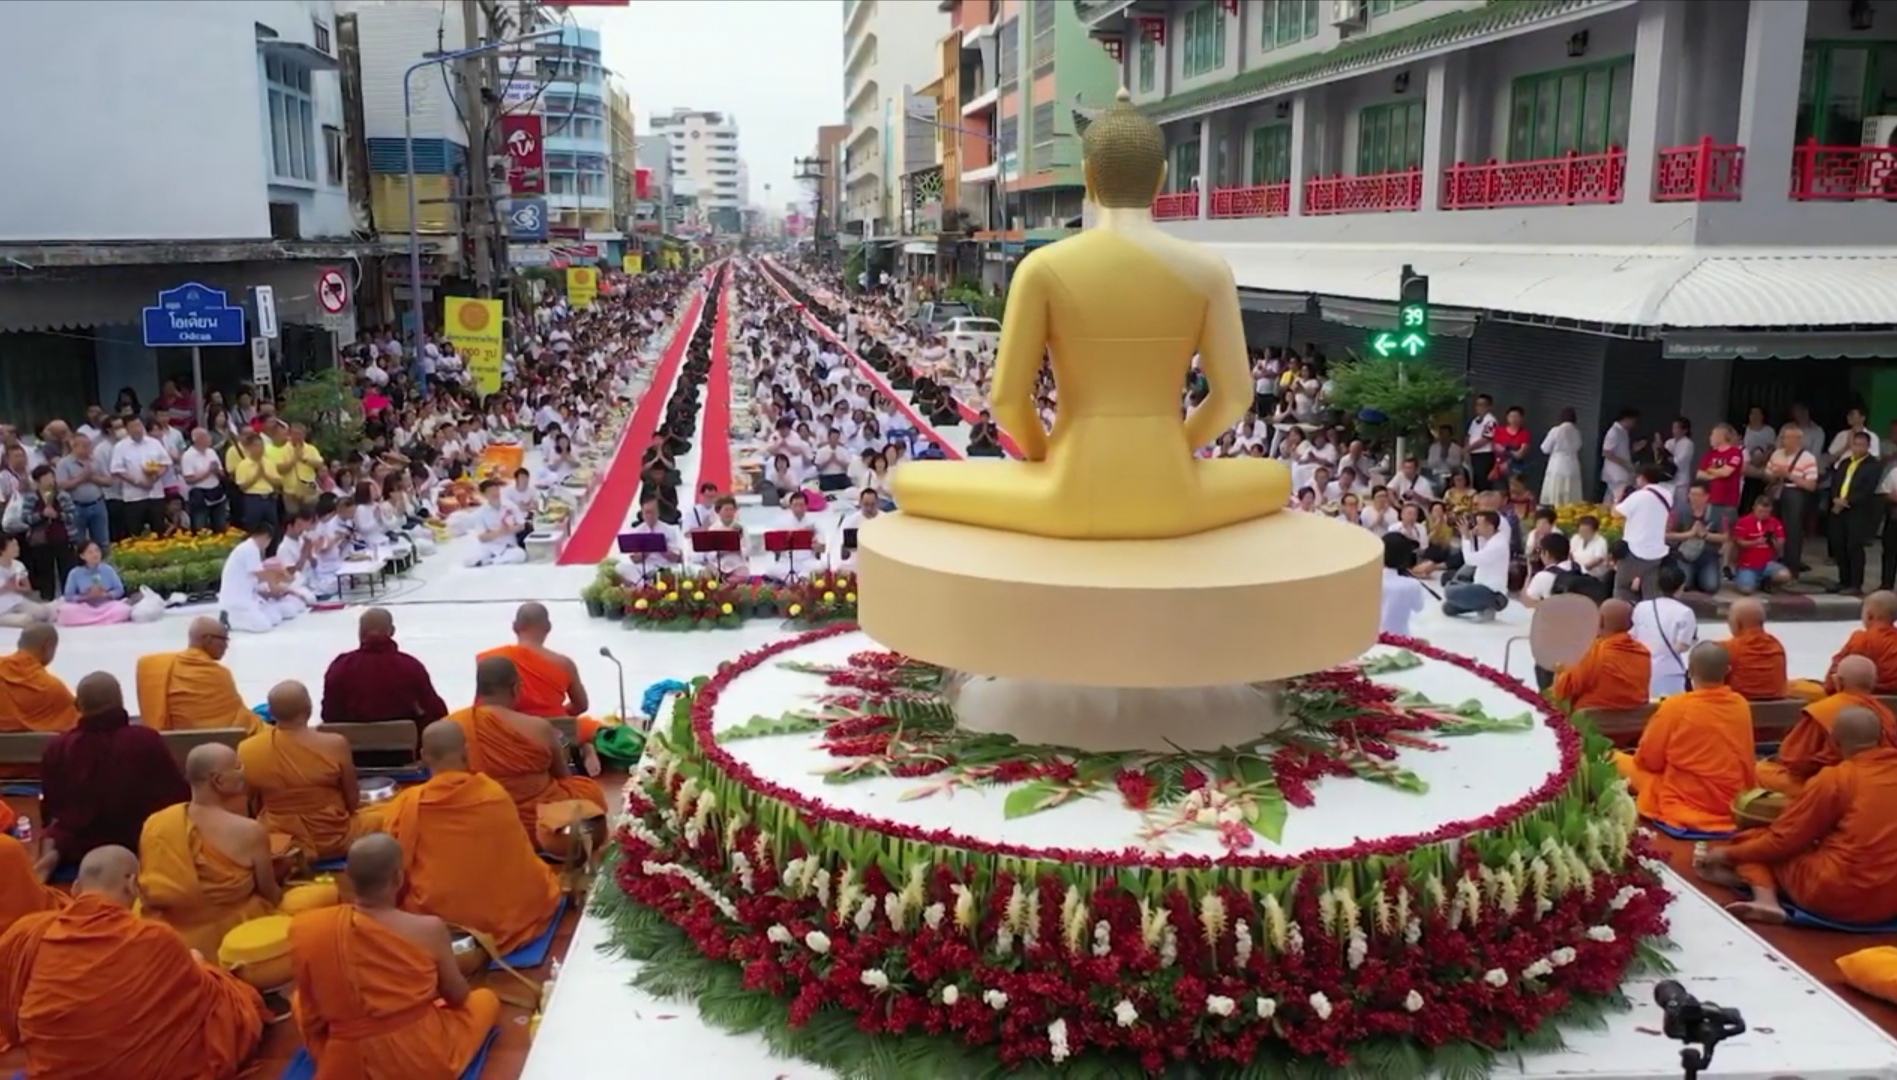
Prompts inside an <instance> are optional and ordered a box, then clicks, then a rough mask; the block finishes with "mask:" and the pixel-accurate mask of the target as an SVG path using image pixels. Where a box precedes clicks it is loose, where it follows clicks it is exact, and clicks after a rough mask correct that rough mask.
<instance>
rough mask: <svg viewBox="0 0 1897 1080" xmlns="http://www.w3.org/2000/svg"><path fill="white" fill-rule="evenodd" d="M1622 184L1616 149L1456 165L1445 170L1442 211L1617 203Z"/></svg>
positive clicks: (1623, 160)
mask: <svg viewBox="0 0 1897 1080" xmlns="http://www.w3.org/2000/svg"><path fill="white" fill-rule="evenodd" d="M1626 185H1627V151H1625V150H1622V149H1620V148H1619V147H1610V148H1608V150H1607V152H1606V153H1604V154H1579V153H1575V152H1573V151H1569V152H1568V153H1566V154H1563V155H1562V156H1560V157H1557V158H1544V159H1542V160H1540V161H1494V160H1491V161H1488V162H1486V163H1484V164H1481V165H1466V164H1463V163H1462V162H1457V163H1456V164H1454V165H1451V166H1450V167H1449V168H1447V169H1445V170H1444V171H1443V209H1444V210H1488V209H1492V208H1495V207H1502V206H1579V205H1583V204H1593V203H1617V202H1619V201H1620V198H1621V195H1622V193H1623V190H1624V189H1625V188H1626Z"/></svg>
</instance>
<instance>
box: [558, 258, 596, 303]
mask: <svg viewBox="0 0 1897 1080" xmlns="http://www.w3.org/2000/svg"><path fill="white" fill-rule="evenodd" d="M598 295H599V271H598V270H597V269H595V268H594V267H591V266H569V267H567V271H566V302H567V303H568V304H570V305H572V306H573V307H574V308H587V307H592V306H593V299H594V298H595V297H597V296H598Z"/></svg>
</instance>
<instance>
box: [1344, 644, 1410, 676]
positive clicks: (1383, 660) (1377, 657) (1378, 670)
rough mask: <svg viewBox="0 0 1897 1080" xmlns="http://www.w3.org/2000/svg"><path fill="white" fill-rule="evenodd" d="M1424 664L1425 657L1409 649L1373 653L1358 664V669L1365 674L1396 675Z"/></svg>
mask: <svg viewBox="0 0 1897 1080" xmlns="http://www.w3.org/2000/svg"><path fill="white" fill-rule="evenodd" d="M1422 666H1423V658H1422V657H1420V656H1418V655H1416V654H1415V653H1413V652H1410V651H1409V650H1408V649H1398V650H1396V651H1394V652H1382V653H1373V654H1371V655H1370V656H1366V657H1364V658H1363V660H1362V661H1360V662H1359V663H1358V665H1357V670H1359V671H1361V672H1363V673H1364V674H1365V675H1369V676H1371V677H1375V676H1378V675H1394V674H1396V673H1397V672H1399V671H1413V670H1415V669H1417V668H1419V667H1422Z"/></svg>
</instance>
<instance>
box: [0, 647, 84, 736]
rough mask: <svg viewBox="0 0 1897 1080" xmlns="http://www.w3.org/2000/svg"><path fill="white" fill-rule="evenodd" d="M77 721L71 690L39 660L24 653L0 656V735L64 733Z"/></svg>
mask: <svg viewBox="0 0 1897 1080" xmlns="http://www.w3.org/2000/svg"><path fill="white" fill-rule="evenodd" d="M78 722H79V710H78V709H77V708H75V707H74V706H73V701H72V690H70V689H69V688H67V686H66V684H65V683H63V682H61V681H60V679H59V676H57V675H55V674H53V673H52V672H50V671H48V670H46V665H45V664H42V663H40V658H39V657H37V656H34V655H33V654H32V653H29V652H25V651H19V652H15V653H13V654H12V655H11V656H4V657H0V733H6V732H18V731H67V730H70V729H71V728H72V726H73V725H74V724H77V723H78Z"/></svg>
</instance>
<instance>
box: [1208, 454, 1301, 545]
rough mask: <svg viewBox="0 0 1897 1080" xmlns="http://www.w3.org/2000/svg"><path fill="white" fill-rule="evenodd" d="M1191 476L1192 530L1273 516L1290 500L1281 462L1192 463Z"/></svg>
mask: <svg viewBox="0 0 1897 1080" xmlns="http://www.w3.org/2000/svg"><path fill="white" fill-rule="evenodd" d="M1193 474H1194V476H1195V478H1196V479H1197V481H1198V488H1199V490H1198V495H1197V498H1196V499H1194V500H1193V501H1192V502H1191V503H1190V504H1189V506H1190V508H1189V510H1188V513H1189V514H1190V515H1191V517H1192V526H1193V529H1194V531H1203V530H1206V529H1217V528H1222V527H1224V526H1226V525H1236V524H1238V523H1239V522H1241V521H1251V520H1253V519H1255V518H1261V517H1264V516H1266V515H1268V514H1275V513H1277V512H1278V511H1280V510H1283V509H1284V508H1285V505H1286V504H1287V503H1288V502H1290V500H1291V470H1290V469H1289V468H1287V467H1286V466H1285V464H1284V463H1283V462H1281V461H1272V460H1269V459H1266V458H1232V459H1229V460H1224V461H1198V462H1194V463H1193Z"/></svg>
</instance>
